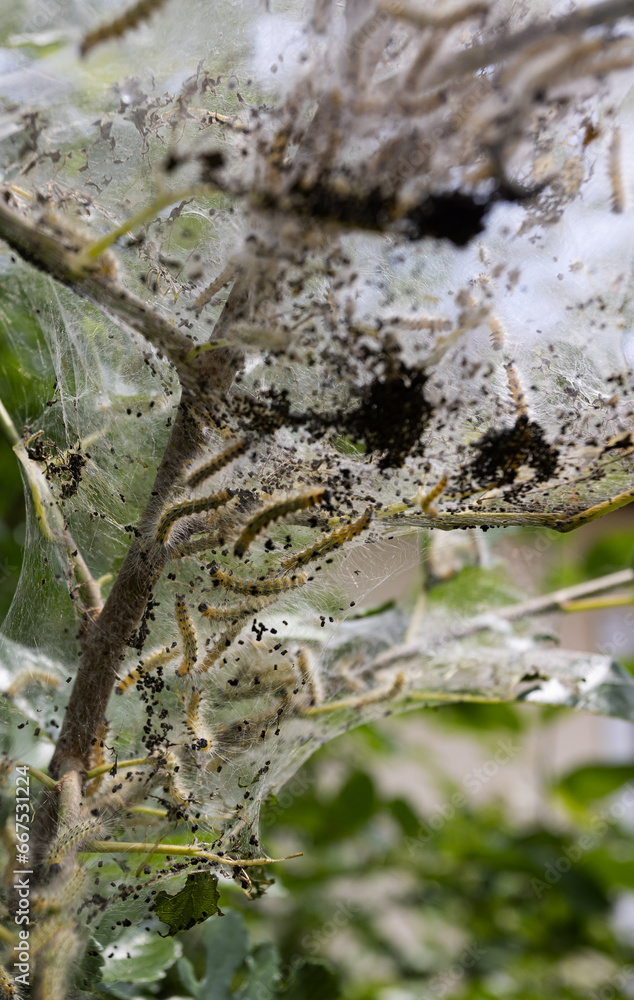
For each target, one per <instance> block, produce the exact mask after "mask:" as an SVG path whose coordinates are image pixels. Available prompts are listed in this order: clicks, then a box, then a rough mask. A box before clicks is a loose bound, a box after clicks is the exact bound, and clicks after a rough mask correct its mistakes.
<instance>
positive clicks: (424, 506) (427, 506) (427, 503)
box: [420, 476, 447, 517]
mask: <svg viewBox="0 0 634 1000" xmlns="http://www.w3.org/2000/svg"><path fill="white" fill-rule="evenodd" d="M446 485H447V477H446V476H443V477H442V479H441V480H440V481H439V482H438V483H436V485H435V486H434V488H433V490H430V491H429V493H426V494H425V495H424V496H423V497H422V498H421V501H420V506H421V510H424V511H426V513H428V514H431V516H432V517H435V515H436V514H437V513H438V511H437V510H436V508H435V507H432V504H433V502H434V500H436V499H437V497H439V496H440V494H441V493H442V491H443V490H444V488H445V486H446Z"/></svg>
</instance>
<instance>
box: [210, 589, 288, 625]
mask: <svg viewBox="0 0 634 1000" xmlns="http://www.w3.org/2000/svg"><path fill="white" fill-rule="evenodd" d="M273 600H274V595H273V596H268V597H252V598H251V599H250V600H248V601H240V603H239V604H223V605H210V604H205V603H203V604H199V605H198V610H199V612H200V613H201V615H202V616H203V618H208V619H209V621H212V622H213V621H226V620H227V619H228V620H231V619H236V618H245V617H246V616H248V615H252V614H254V613H255V612H256V611H260V610H261V609H262V608H265V607H266V606H267V604H270V603H271V602H272V601H273Z"/></svg>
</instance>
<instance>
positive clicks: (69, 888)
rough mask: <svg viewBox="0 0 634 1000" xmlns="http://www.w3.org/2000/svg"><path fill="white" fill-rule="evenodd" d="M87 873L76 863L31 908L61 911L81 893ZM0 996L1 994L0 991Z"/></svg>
mask: <svg viewBox="0 0 634 1000" xmlns="http://www.w3.org/2000/svg"><path fill="white" fill-rule="evenodd" d="M87 875H88V873H87V871H86V869H85V868H81V867H80V866H79V865H77V866H76V867H75V868H74V869H73V871H72V873H71V875H70V876H69V877H68V878H65V879H64V880H63V882H62V883H61V885H60V884H59V880H58V881H57V882H53V883H50V884H49V885H48V886H47V887H46V888H45V889H44V891H43V892H42V893H41V895H40V896H39V898H36V901H35V902H34V905H33V909H34V910H36V911H39V912H46V911H49V912H50V911H51V910H52V911H53V912H55V913H63V911H64V910H65V909H67V908H68V907H69V906H71V905H72V903H73V902H74V901H75V900H76V899H77V898H78V897H79V896H81V895H83V892H84V889H85V887H86V878H87ZM0 996H2V994H1V992H0Z"/></svg>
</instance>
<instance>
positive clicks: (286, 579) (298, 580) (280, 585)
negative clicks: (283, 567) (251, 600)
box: [211, 569, 308, 596]
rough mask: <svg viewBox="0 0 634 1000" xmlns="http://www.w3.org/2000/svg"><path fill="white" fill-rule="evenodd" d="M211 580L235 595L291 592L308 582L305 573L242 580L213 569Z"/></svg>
mask: <svg viewBox="0 0 634 1000" xmlns="http://www.w3.org/2000/svg"><path fill="white" fill-rule="evenodd" d="M211 578H212V580H215V581H216V583H218V584H219V585H220V586H221V587H224V589H225V590H233V591H234V592H235V593H236V594H252V595H254V596H255V595H258V594H279V593H281V592H282V591H284V590H292V589H293V588H294V587H302V586H303V585H304V584H305V583H306V581H307V580H308V576H307V575H306V573H297V574H294V575H293V576H273V577H260V578H258V579H255V580H254V579H251V580H244V579H240V577H237V576H234V575H233V573H227V572H226V571H225V570H224V569H215V570H212V572H211Z"/></svg>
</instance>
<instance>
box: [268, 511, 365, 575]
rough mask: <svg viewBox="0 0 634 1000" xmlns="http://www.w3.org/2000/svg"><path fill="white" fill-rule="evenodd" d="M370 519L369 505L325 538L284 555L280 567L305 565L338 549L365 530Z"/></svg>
mask: <svg viewBox="0 0 634 1000" xmlns="http://www.w3.org/2000/svg"><path fill="white" fill-rule="evenodd" d="M371 520H372V511H371V509H370V507H366V509H365V510H364V512H363V514H362V515H361V517H358V518H357V519H356V521H351V522H350V524H346V525H344V526H343V527H341V528H336V529H335V530H334V531H332V532H331V533H330V534H329V535H326V536H325V538H319V539H318V540H317V541H316V542H313V544H312V545H309V546H308V548H306V549H302V550H301V552H296V553H295V554H294V555H292V556H286V558H285V559H283V560H282V569H297V567H299V566H305V565H306V563H309V562H311V560H313V559H317V557H318V556H322V555H324V554H325V553H326V552H332V550H333V549H338V548H339V546H340V545H343V544H344V543H345V542H349V541H350V540H351V539H352V538H355V537H356V536H357V535H360V534H361V532H362V531H365V529H366V528H367V527H368V526H369V524H370V521H371Z"/></svg>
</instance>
